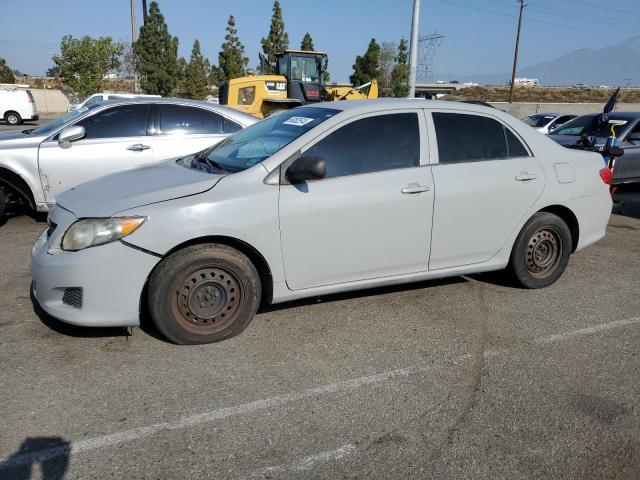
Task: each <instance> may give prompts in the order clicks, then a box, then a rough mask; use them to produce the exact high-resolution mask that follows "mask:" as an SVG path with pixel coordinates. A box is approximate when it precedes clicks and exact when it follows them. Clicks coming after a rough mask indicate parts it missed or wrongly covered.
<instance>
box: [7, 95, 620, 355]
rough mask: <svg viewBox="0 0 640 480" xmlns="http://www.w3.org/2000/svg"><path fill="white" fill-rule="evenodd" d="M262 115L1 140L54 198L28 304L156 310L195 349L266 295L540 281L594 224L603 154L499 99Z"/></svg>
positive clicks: (172, 103) (72, 316)
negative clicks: (445, 281)
mask: <svg viewBox="0 0 640 480" xmlns="http://www.w3.org/2000/svg"><path fill="white" fill-rule="evenodd" d="M254 123H255V119H253V117H247V116H244V115H242V114H240V113H238V112H231V111H228V110H226V109H224V108H223V107H218V106H215V105H213V104H210V103H200V102H187V101H178V100H164V99H162V100H161V99H147V100H144V101H143V100H136V102H134V103H131V102H128V103H127V102H124V101H119V102H117V103H112V102H108V103H106V104H100V105H98V106H95V107H93V108H86V110H83V111H79V112H74V113H73V114H70V116H68V117H64V118H63V119H59V120H57V121H55V122H54V123H53V124H52V125H49V126H48V127H47V126H45V127H41V128H42V129H43V130H39V129H36V130H33V131H27V132H24V133H22V134H21V135H18V136H17V137H16V138H13V137H12V138H11V139H10V140H6V142H7V144H6V145H10V147H9V146H8V147H5V148H3V149H2V150H0V158H2V161H3V162H5V164H6V163H8V160H7V159H12V163H11V165H13V166H14V168H15V166H16V165H21V166H22V167H23V170H25V171H26V173H27V174H26V175H25V178H28V179H29V180H28V181H29V182H30V184H27V180H25V185H26V186H25V187H24V188H30V187H31V185H33V186H34V187H37V189H39V190H36V192H37V193H33V196H34V199H33V203H34V206H36V207H37V208H39V209H40V210H46V209H48V208H50V207H51V211H50V212H49V219H48V222H49V224H48V228H47V229H46V230H45V231H44V232H43V233H42V235H41V236H40V237H39V238H38V240H37V242H36V244H35V246H34V248H33V254H32V261H31V271H32V274H33V286H32V288H33V294H34V297H35V299H36V301H37V302H38V303H39V304H40V305H41V306H42V308H43V309H44V310H45V311H46V312H48V313H49V314H51V315H52V316H54V317H56V318H58V319H61V320H63V321H65V322H69V323H73V324H77V325H85V326H137V325H139V323H140V315H141V310H148V311H149V312H150V314H151V318H152V320H153V322H154V323H155V325H156V326H157V327H158V329H159V330H160V332H162V333H163V334H164V335H165V336H166V337H167V338H168V339H170V340H171V341H173V342H176V343H180V344H192V343H206V342H211V341H218V340H223V339H226V338H229V337H231V336H233V335H236V334H238V333H239V332H241V331H242V330H243V329H244V328H245V327H246V326H247V325H248V324H249V322H250V321H251V319H252V318H253V316H254V314H255V313H256V311H257V309H258V306H259V305H260V304H261V303H264V304H269V303H280V302H284V301H287V300H292V299H297V298H304V297H313V296H318V295H323V294H327V293H332V292H341V291H347V290H355V289H361V288H368V287H375V286H382V285H390V284H399V283H405V282H412V281H417V280H423V279H428V278H438V277H446V276H455V275H461V274H468V273H473V272H483V271H491V270H501V269H505V268H506V269H508V271H509V273H510V275H511V276H512V278H513V279H514V280H515V281H516V282H518V283H519V284H520V285H522V286H524V287H526V288H540V287H545V286H547V285H550V284H552V283H553V282H555V281H556V280H557V279H558V278H559V277H560V276H561V275H562V272H563V271H564V269H565V267H566V266H567V263H568V261H569V257H570V255H571V254H572V253H573V252H575V251H577V250H580V249H582V248H584V247H586V246H588V245H590V244H592V243H594V242H596V241H597V240H599V239H600V238H602V236H604V234H605V228H606V225H607V223H608V219H609V215H610V212H611V205H612V203H611V197H610V195H609V189H608V185H607V184H606V180H607V179H608V178H609V175H608V173H607V172H608V171H607V169H603V168H602V166H603V165H602V158H601V156H600V155H598V154H597V153H592V152H583V151H578V150H571V149H565V148H562V147H561V146H560V145H559V144H557V143H556V142H553V141H552V140H551V139H549V138H547V137H545V136H543V135H539V134H538V133H536V132H535V131H534V130H532V129H531V128H529V127H528V126H527V125H525V124H524V123H522V122H520V121H518V120H516V119H514V118H513V117H511V116H510V115H508V114H506V113H504V112H501V111H499V110H496V109H493V108H487V107H484V106H480V105H472V104H464V103H459V102H438V101H433V102H424V101H421V100H386V101H352V102H329V103H323V104H316V106H304V107H299V108H297V109H293V110H288V111H284V112H281V113H280V114H279V115H276V116H272V117H270V118H267V119H266V120H263V121H261V122H259V123H255V124H254ZM244 127H247V128H244ZM229 135H230V136H229ZM200 137H206V138H200ZM223 137H228V138H225V139H224V140H222V141H220V140H221V139H222V138H223ZM200 140H202V141H201V142H200ZM11 142H12V143H11ZM180 142H183V143H180ZM207 142H208V147H207V148H205V146H207V145H206V144H207ZM2 143H4V142H0V144H2ZM211 145H213V146H211ZM143 155H146V160H145V162H141V161H140V159H141V158H142V156H143ZM167 157H168V158H171V159H170V160H167V161H163V162H160V161H156V162H154V163H153V164H147V165H144V166H140V167H139V168H133V169H131V168H129V167H131V166H133V165H134V164H135V165H138V162H140V163H147V162H149V161H153V160H161V159H162V158H167ZM123 168H128V169H127V170H123V171H120V172H117V173H113V174H111V175H107V176H102V177H100V178H97V179H94V180H91V181H88V182H86V183H81V184H79V185H76V184H78V183H80V182H81V181H84V180H87V179H88V178H90V177H96V176H98V175H103V174H105V173H107V172H108V171H114V170H117V169H120V170H122V169H123ZM16 175H18V173H16ZM74 185H75V186H74ZM69 187H72V188H70V189H68V190H66V189H67V188H69ZM62 190H66V191H64V192H62ZM36 195H38V198H37V200H36V198H35V196H36ZM54 203H55V205H54Z"/></svg>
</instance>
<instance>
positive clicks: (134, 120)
mask: <svg viewBox="0 0 640 480" xmlns="http://www.w3.org/2000/svg"><path fill="white" fill-rule="evenodd" d="M149 112H150V106H149V105H144V104H142V105H141V104H138V105H120V106H116V107H112V108H108V109H105V110H100V111H98V112H96V113H95V114H94V115H91V116H89V117H85V118H83V119H81V120H79V121H78V122H76V123H75V125H81V126H83V127H84V129H85V137H84V138H82V139H80V140H77V141H75V142H72V143H71V144H70V145H68V146H60V144H58V134H56V135H54V136H53V137H52V138H50V139H48V140H45V141H44V142H42V143H41V144H40V149H39V152H38V161H39V168H40V177H41V180H42V185H43V188H44V192H45V199H46V201H47V203H54V202H55V197H56V195H58V194H59V193H62V192H64V191H65V190H68V189H69V188H71V187H73V186H75V185H77V184H79V183H82V182H86V181H87V180H92V179H94V178H96V177H99V176H102V175H106V174H109V173H113V172H116V171H119V170H125V169H129V168H134V167H137V166H140V165H143V164H145V163H149V162H151V161H153V149H152V146H151V142H150V140H151V137H149V136H147V128H148V122H149Z"/></svg>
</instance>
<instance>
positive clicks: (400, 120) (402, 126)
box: [306, 113, 420, 178]
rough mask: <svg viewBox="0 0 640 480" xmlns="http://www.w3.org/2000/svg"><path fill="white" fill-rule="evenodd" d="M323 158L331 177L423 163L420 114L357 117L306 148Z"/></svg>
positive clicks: (308, 151) (309, 152)
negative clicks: (421, 161)
mask: <svg viewBox="0 0 640 480" xmlns="http://www.w3.org/2000/svg"><path fill="white" fill-rule="evenodd" d="M306 155H312V156H319V157H322V158H323V159H324V160H325V162H326V164H327V178H331V177H341V176H344V175H357V174H359V173H367V172H379V171H382V170H393V169H396V168H408V167H417V166H418V165H419V164H420V132H419V127H418V115H417V114H415V113H398V114H391V115H379V116H375V117H369V118H364V119H362V120H356V121H354V122H351V123H349V124H347V125H345V126H344V127H341V128H339V129H338V130H336V131H335V132H333V133H332V134H331V135H329V136H328V137H326V138H324V139H323V140H321V141H320V142H318V143H316V144H315V145H314V146H313V147H311V148H310V149H309V150H307V151H306Z"/></svg>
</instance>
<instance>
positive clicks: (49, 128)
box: [29, 104, 97, 135]
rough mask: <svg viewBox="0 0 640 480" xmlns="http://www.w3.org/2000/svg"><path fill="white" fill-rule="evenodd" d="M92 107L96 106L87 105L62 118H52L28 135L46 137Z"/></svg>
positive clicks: (30, 131)
mask: <svg viewBox="0 0 640 480" xmlns="http://www.w3.org/2000/svg"><path fill="white" fill-rule="evenodd" d="M94 107H97V105H95V104H94V105H89V106H86V107H82V108H80V109H78V110H72V111H70V112H69V113H67V114H66V115H63V116H61V117H58V118H54V119H53V120H51V121H50V122H48V123H45V124H44V125H42V126H41V127H38V128H34V129H33V130H29V134H31V135H47V134H49V133H51V132H53V131H54V130H55V129H56V128H58V127H61V126H62V125H64V124H65V123H67V122H68V121H70V120H73V119H74V118H76V117H77V116H79V115H82V114H83V113H84V112H87V111H89V110H91V109H92V108H94Z"/></svg>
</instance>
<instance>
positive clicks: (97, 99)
mask: <svg viewBox="0 0 640 480" xmlns="http://www.w3.org/2000/svg"><path fill="white" fill-rule="evenodd" d="M123 98H160V95H142V94H134V93H94V94H93V95H91V96H89V97H87V98H86V99H85V100H84V101H83V102H80V103H78V104H76V105H71V106H70V107H69V110H68V111H69V112H71V111H73V110H79V109H81V108H83V107H87V106H89V105H94V104H98V103H102V102H106V101H107V100H120V99H123Z"/></svg>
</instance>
